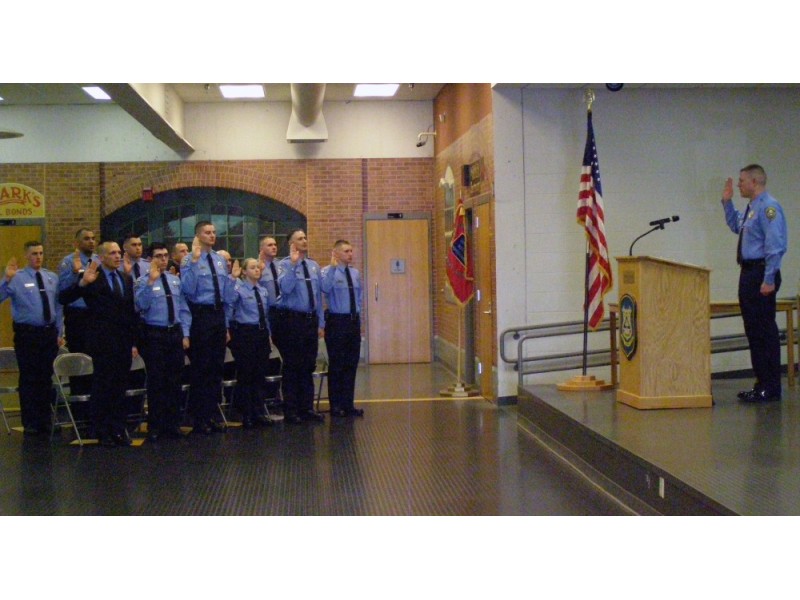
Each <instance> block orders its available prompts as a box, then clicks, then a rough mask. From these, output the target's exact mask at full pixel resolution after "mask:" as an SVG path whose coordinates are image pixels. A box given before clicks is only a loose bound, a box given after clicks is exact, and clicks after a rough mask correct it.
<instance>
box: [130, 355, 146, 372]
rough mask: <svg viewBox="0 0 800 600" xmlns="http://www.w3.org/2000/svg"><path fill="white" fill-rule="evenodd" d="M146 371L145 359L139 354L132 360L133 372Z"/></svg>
mask: <svg viewBox="0 0 800 600" xmlns="http://www.w3.org/2000/svg"><path fill="white" fill-rule="evenodd" d="M142 369H144V359H143V358H142V355H141V354H137V355H136V356H134V357H133V360H131V371H141V370H142Z"/></svg>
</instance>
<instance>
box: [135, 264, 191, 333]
mask: <svg viewBox="0 0 800 600" xmlns="http://www.w3.org/2000/svg"><path fill="white" fill-rule="evenodd" d="M166 276H167V283H169V287H170V290H171V291H172V304H173V306H174V307H175V320H176V321H177V322H178V323H180V324H181V329H182V330H183V337H189V329H190V328H191V326H192V312H191V311H190V310H189V305H188V304H186V299H185V298H184V297H183V292H182V291H181V280H180V278H179V277H176V276H175V275H173V274H172V273H166ZM133 294H134V301H135V302H136V310H137V311H139V314H140V315H141V317H142V319H143V320H144V322H145V324H147V325H155V326H157V327H168V326H170V325H172V324H173V323H170V322H169V308H168V305H167V294H166V290H164V285H163V284H162V282H161V278H160V277H159V278H158V279H156V281H155V283H153V284H151V283H150V275H149V273H148V274H147V275H142V276H141V277H139V279H137V280H136V284H135V286H134V288H133Z"/></svg>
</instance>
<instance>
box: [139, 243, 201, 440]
mask: <svg viewBox="0 0 800 600" xmlns="http://www.w3.org/2000/svg"><path fill="white" fill-rule="evenodd" d="M150 261H151V262H150V270H149V272H148V273H147V274H145V275H142V276H141V277H140V278H139V279H137V280H136V286H135V288H134V299H135V302H136V309H137V310H138V311H139V314H140V317H141V319H142V333H141V336H140V340H139V346H138V348H139V352H140V353H141V355H142V358H143V359H144V362H145V367H146V368H147V406H148V412H147V439H148V440H149V441H151V442H155V441H157V440H158V439H159V438H160V437H162V436H164V437H171V438H181V437H183V432H182V431H181V428H180V397H181V371H182V370H183V365H184V356H185V351H186V350H187V349H188V348H189V332H190V328H191V324H192V313H191V312H190V311H189V306H188V305H187V304H186V300H185V298H184V297H183V292H182V291H181V280H180V279H179V278H178V277H177V276H175V275H173V274H172V273H169V272H167V263H168V261H169V254H168V251H167V246H166V244H162V243H160V242H153V243H152V244H150Z"/></svg>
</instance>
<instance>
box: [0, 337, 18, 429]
mask: <svg viewBox="0 0 800 600" xmlns="http://www.w3.org/2000/svg"><path fill="white" fill-rule="evenodd" d="M0 372H3V373H6V375H4V378H5V377H8V381H6V382H5V383H4V384H3V385H1V386H0V395H2V394H16V393H18V392H19V385H17V384H16V383H15V384H14V385H11V382H12V381H18V379H19V366H18V365H17V353H16V351H15V350H14V348H0ZM12 373H15V374H16V375H17V376H16V377H14V376H13V375H12ZM12 378H13V379H12ZM6 384H7V385H6ZM0 416H2V417H3V423H4V424H5V426H6V433H7V434H9V435H10V434H11V428H10V427H9V426H8V419H6V409H5V407H4V406H3V401H2V400H0Z"/></svg>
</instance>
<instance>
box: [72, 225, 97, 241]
mask: <svg viewBox="0 0 800 600" xmlns="http://www.w3.org/2000/svg"><path fill="white" fill-rule="evenodd" d="M84 231H89V232H91V233H94V231H93V230H92V229H89V228H88V227H81V228H80V229H78V231H76V232H75V239H76V240H79V239H81V236H82V235H83V232H84Z"/></svg>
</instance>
